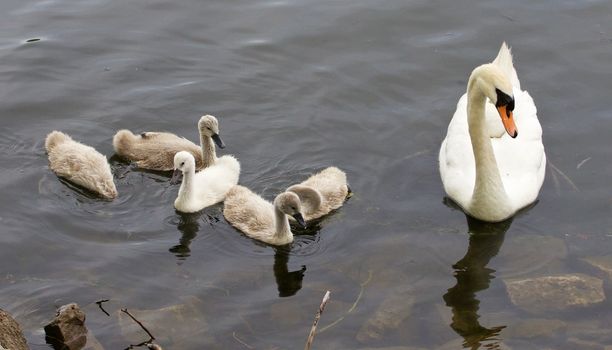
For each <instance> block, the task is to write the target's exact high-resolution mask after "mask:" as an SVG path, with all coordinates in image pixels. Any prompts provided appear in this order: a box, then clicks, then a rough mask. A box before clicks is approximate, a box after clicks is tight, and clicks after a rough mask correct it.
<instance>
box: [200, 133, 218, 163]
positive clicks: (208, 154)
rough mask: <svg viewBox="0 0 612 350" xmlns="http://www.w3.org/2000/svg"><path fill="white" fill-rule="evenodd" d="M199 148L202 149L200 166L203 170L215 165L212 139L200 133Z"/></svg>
mask: <svg viewBox="0 0 612 350" xmlns="http://www.w3.org/2000/svg"><path fill="white" fill-rule="evenodd" d="M200 146H201V147H202V164H203V165H204V168H206V167H209V166H211V165H213V164H215V161H216V160H217V153H216V151H215V143H214V141H213V139H212V138H210V137H209V136H205V135H202V133H200Z"/></svg>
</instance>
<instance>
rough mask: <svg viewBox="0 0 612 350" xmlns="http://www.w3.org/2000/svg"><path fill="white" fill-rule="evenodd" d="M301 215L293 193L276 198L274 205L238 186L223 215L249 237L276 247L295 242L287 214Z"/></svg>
mask: <svg viewBox="0 0 612 350" xmlns="http://www.w3.org/2000/svg"><path fill="white" fill-rule="evenodd" d="M298 213H301V204H300V199H299V197H298V196H297V195H296V194H295V193H292V192H283V193H281V194H279V195H278V196H276V198H275V200H274V204H272V203H270V202H268V201H266V200H265V199H263V198H261V197H260V196H259V195H257V194H255V193H253V192H252V191H251V190H249V189H248V188H246V187H244V186H240V185H238V186H234V187H233V188H232V189H231V190H230V191H229V192H228V194H227V196H226V198H225V202H224V203H223V216H225V218H226V219H227V221H228V222H229V223H230V224H231V225H232V226H234V227H235V228H237V229H238V230H240V231H242V232H243V233H244V234H245V235H247V236H248V237H251V238H253V239H256V240H259V241H262V242H265V243H268V244H273V245H284V244H289V243H291V242H293V233H292V232H291V228H290V226H289V219H288V216H287V215H295V214H298Z"/></svg>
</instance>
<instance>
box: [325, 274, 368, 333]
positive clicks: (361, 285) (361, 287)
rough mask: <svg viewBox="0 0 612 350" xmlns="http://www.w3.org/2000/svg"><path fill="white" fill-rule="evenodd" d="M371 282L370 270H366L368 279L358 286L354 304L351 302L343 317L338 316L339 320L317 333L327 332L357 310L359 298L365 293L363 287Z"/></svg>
mask: <svg viewBox="0 0 612 350" xmlns="http://www.w3.org/2000/svg"><path fill="white" fill-rule="evenodd" d="M371 280H372V270H368V278H367V279H366V280H365V281H363V282H362V283H361V284H360V285H359V286H360V289H359V294H358V295H357V298H356V299H355V302H353V305H351V307H350V308H349V309H348V310H347V311H346V313H345V314H344V315H342V316H340V318H338V319H337V320H335V321H334V322H332V323H330V324H328V325H327V326H325V327H323V328H321V330H320V331H319V333H323V332H325V331H326V330H328V329H330V328H332V327H333V326H335V325H337V324H338V323H340V322H342V320H344V319H345V318H346V316H348V314H350V313H351V312H353V311H354V310H355V309H356V308H357V304H359V301H360V300H361V297H362V296H363V292H364V291H365V287H366V286H367V285H368V283H370V281H371Z"/></svg>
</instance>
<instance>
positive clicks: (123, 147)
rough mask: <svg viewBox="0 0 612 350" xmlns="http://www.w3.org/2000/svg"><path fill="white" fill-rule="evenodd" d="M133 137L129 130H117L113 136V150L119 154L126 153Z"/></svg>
mask: <svg viewBox="0 0 612 350" xmlns="http://www.w3.org/2000/svg"><path fill="white" fill-rule="evenodd" d="M134 138H135V136H134V134H132V132H131V131H129V130H125V129H124V130H119V131H117V133H116V134H115V136H114V137H113V148H115V152H117V154H119V155H125V154H127V153H128V151H129V149H130V147H131V145H132V142H133V139H134Z"/></svg>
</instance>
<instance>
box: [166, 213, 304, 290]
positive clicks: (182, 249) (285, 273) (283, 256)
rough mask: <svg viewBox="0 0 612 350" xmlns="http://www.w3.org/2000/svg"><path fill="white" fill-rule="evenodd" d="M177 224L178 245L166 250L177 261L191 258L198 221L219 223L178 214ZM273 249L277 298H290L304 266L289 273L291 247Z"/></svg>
mask: <svg viewBox="0 0 612 350" xmlns="http://www.w3.org/2000/svg"><path fill="white" fill-rule="evenodd" d="M177 217H178V223H177V225H176V227H177V228H178V230H179V231H180V232H181V234H182V235H181V238H180V239H179V243H178V244H177V245H175V246H173V247H172V248H170V249H168V251H170V252H171V253H173V254H174V255H175V256H176V257H177V258H178V260H185V259H187V258H188V257H189V256H191V249H190V248H189V245H190V244H191V241H192V240H193V239H194V238H196V236H197V235H198V231H199V230H200V221H203V222H207V223H208V224H210V225H214V224H215V223H216V222H218V221H219V219H218V218H216V217H214V216H210V215H207V214H202V213H193V214H186V213H178V212H177ZM256 243H257V244H261V245H262V246H268V245H267V244H264V243H260V242H256ZM271 247H272V248H273V249H274V265H273V270H274V279H275V280H276V285H277V287H278V296H279V297H281V298H283V297H290V296H293V295H295V294H296V293H297V292H298V291H299V290H300V289H302V280H303V279H304V272H306V266H304V265H302V267H301V268H300V269H299V270H295V271H289V267H288V264H289V255H290V254H291V245H286V246H278V247H277V246H271Z"/></svg>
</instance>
